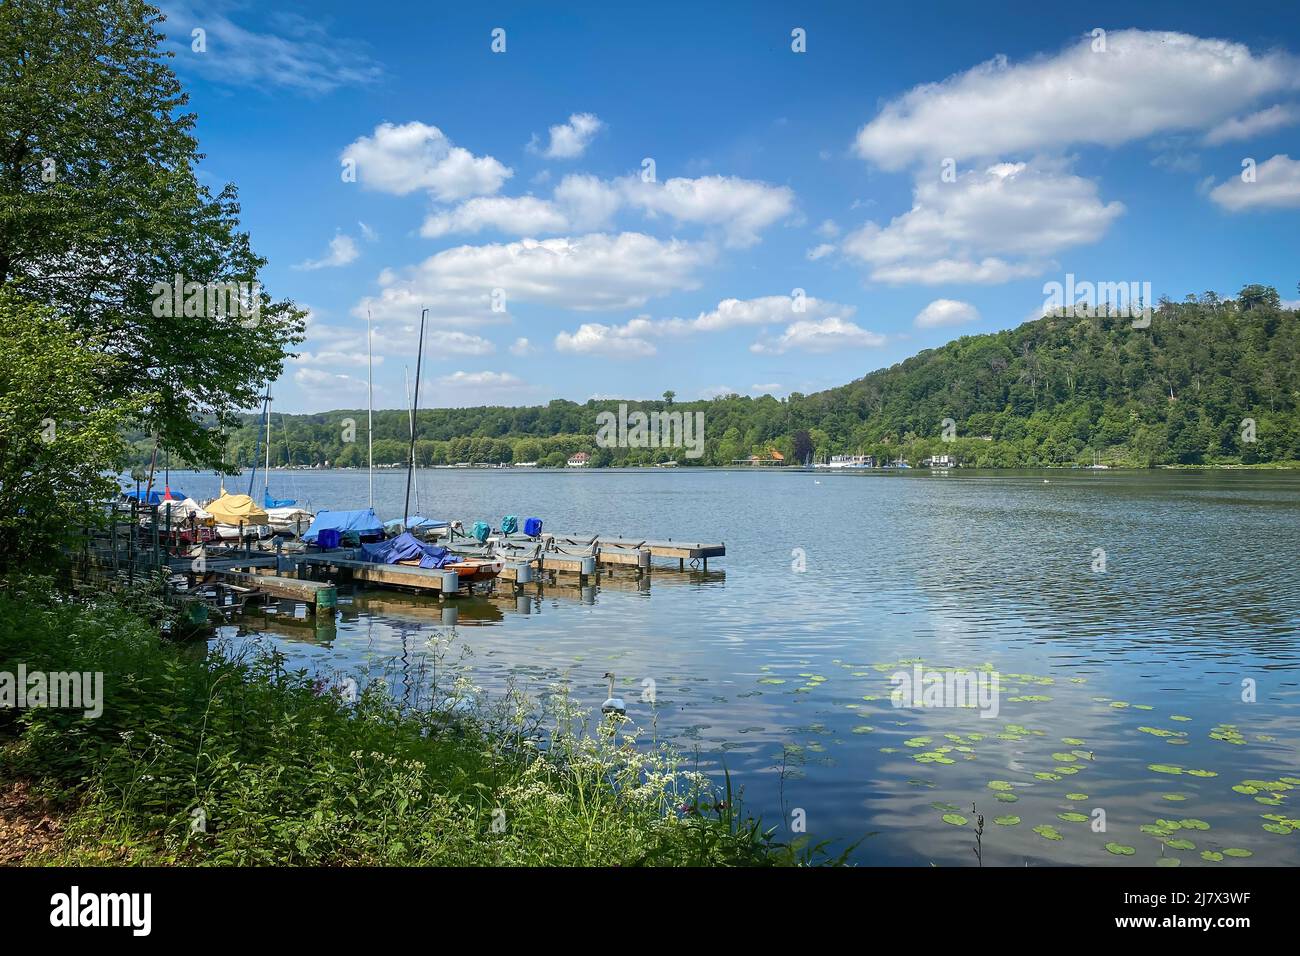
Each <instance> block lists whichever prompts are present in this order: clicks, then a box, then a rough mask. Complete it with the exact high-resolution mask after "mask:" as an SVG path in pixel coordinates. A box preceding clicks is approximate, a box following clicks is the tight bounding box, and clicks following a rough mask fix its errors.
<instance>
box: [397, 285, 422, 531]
mask: <svg viewBox="0 0 1300 956" xmlns="http://www.w3.org/2000/svg"><path fill="white" fill-rule="evenodd" d="M428 314H429V310H428V309H424V310H423V311H421V312H420V344H419V347H418V348H417V350H416V353H415V399H414V400H413V401H412V402H411V453H410V456H409V457H408V459H407V462H406V504H405V506H404V507H403V509H402V526H403V527H405V526H406V525H407V523H409V521H410V520H411V478H412V477H414V475H415V410H416V409H417V408H418V407H419V405H420V364H421V361H422V360H423V358H424V317H425V316H426V315H428Z"/></svg>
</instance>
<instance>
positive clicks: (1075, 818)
mask: <svg viewBox="0 0 1300 956" xmlns="http://www.w3.org/2000/svg"><path fill="white" fill-rule="evenodd" d="M1056 818H1057V819H1058V820H1064V821H1065V822H1066V823H1087V822H1088V817H1087V815H1086V814H1083V813H1058V814H1057V815H1056Z"/></svg>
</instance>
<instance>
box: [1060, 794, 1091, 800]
mask: <svg viewBox="0 0 1300 956" xmlns="http://www.w3.org/2000/svg"><path fill="white" fill-rule="evenodd" d="M1065 799H1067V800H1087V799H1088V795H1087V794H1086V793H1067V794H1066V795H1065Z"/></svg>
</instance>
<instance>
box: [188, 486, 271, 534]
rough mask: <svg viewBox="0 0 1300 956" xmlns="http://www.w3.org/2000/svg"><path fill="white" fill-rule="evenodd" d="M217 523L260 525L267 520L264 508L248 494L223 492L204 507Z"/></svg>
mask: <svg viewBox="0 0 1300 956" xmlns="http://www.w3.org/2000/svg"><path fill="white" fill-rule="evenodd" d="M204 510H205V511H207V513H208V514H210V515H212V517H213V518H215V519H216V520H217V523H218V524H228V525H232V526H235V525H238V524H240V522H243V523H244V524H246V525H262V524H266V523H267V522H268V518H267V514H266V509H265V508H263V507H261V506H260V505H259V504H258V503H257V502H255V501H254V500H253V499H252V498H250V497H248V495H231V494H225V495H222V496H221V497H220V498H218V499H217V500H216V501H214V502H212V503H211V504H210V505H208V506H207V508H205V509H204Z"/></svg>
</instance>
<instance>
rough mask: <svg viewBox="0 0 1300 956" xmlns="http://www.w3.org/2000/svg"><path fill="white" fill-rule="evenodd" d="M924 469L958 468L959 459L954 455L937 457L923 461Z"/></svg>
mask: <svg viewBox="0 0 1300 956" xmlns="http://www.w3.org/2000/svg"><path fill="white" fill-rule="evenodd" d="M921 467H922V468H956V467H957V459H956V458H955V457H953V456H952V455H935V456H934V457H933V458H925V459H922V461H921Z"/></svg>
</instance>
